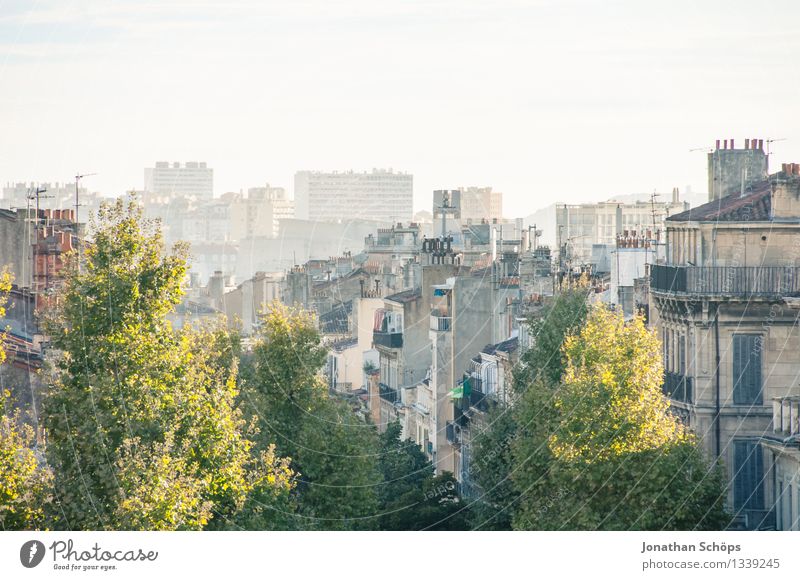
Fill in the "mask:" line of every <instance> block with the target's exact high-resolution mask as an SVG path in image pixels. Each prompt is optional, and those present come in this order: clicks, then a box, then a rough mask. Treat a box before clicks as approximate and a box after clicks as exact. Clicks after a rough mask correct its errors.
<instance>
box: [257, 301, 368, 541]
mask: <svg viewBox="0 0 800 580" xmlns="http://www.w3.org/2000/svg"><path fill="white" fill-rule="evenodd" d="M326 357H327V351H326V349H325V348H324V346H323V345H322V344H321V340H320V337H319V333H318V332H317V330H316V327H315V326H314V319H313V318H312V316H311V315H310V314H309V313H307V312H304V311H302V310H299V309H293V308H288V307H286V306H283V305H281V304H279V303H277V302H276V303H273V304H272V305H271V306H270V308H269V309H268V310H267V312H266V313H265V315H264V319H263V324H262V328H261V336H260V339H259V341H258V343H257V344H256V345H255V347H254V348H253V356H252V371H251V373H250V374H251V376H252V378H251V379H250V380H249V381H248V387H247V391H246V393H245V394H244V398H245V400H246V401H247V402H248V404H249V406H250V409H251V410H252V413H253V414H254V416H255V417H256V418H257V420H258V421H259V427H260V429H261V439H260V445H261V446H267V445H275V447H276V449H277V450H278V453H279V454H281V455H284V456H288V457H291V460H292V462H291V465H292V469H293V470H294V471H296V472H297V473H298V486H297V490H296V495H295V498H296V502H297V509H298V517H297V518H295V527H299V528H304V529H370V528H374V527H375V525H376V518H377V516H376V512H377V507H378V502H377V489H378V486H379V484H380V473H379V471H378V468H377V460H376V457H377V455H378V439H377V434H376V432H375V428H374V427H373V426H371V425H368V424H367V423H366V422H365V421H364V420H363V419H360V418H359V417H357V416H356V415H355V414H354V413H353V411H352V410H351V409H350V407H349V406H348V405H346V404H345V403H344V402H343V401H339V400H336V399H332V398H331V397H330V396H329V394H328V389H327V386H326V385H325V381H324V380H323V379H322V377H321V375H320V369H321V368H322V365H323V364H324V362H325V360H326Z"/></svg>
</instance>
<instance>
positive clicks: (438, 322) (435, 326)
mask: <svg viewBox="0 0 800 580" xmlns="http://www.w3.org/2000/svg"><path fill="white" fill-rule="evenodd" d="M434 312H435V311H434ZM434 312H431V330H433V331H435V332H450V322H451V320H452V319H451V318H450V317H449V316H439V315H438V314H435V313H434Z"/></svg>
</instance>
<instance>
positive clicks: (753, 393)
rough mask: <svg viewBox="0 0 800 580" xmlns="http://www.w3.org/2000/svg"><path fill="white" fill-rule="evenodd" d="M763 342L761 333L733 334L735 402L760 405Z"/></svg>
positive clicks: (735, 403)
mask: <svg viewBox="0 0 800 580" xmlns="http://www.w3.org/2000/svg"><path fill="white" fill-rule="evenodd" d="M761 342H762V338H761V335H759V334H734V335H733V377H732V378H733V404H734V405H760V404H761V403H762V396H761Z"/></svg>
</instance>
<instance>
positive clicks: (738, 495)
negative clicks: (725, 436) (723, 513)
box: [733, 441, 764, 510]
mask: <svg viewBox="0 0 800 580" xmlns="http://www.w3.org/2000/svg"><path fill="white" fill-rule="evenodd" d="M733 454H734V457H733V465H734V468H735V470H736V471H735V474H734V477H733V507H734V508H735V509H736V510H743V509H744V510H762V509H764V485H763V478H764V457H763V455H762V453H761V446H760V445H759V444H757V443H754V442H752V441H735V442H734V444H733Z"/></svg>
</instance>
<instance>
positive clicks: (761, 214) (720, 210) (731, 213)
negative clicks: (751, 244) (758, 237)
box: [667, 180, 772, 222]
mask: <svg viewBox="0 0 800 580" xmlns="http://www.w3.org/2000/svg"><path fill="white" fill-rule="evenodd" d="M771 194H772V188H771V186H770V182H769V181H766V180H765V181H761V182H759V183H756V184H754V185H752V186H751V187H750V193H747V194H745V195H744V196H741V197H740V196H738V195H728V196H725V197H722V198H720V199H715V200H714V201H709V202H708V203H704V204H703V205H699V206H697V207H693V208H691V209H690V210H687V211H683V212H681V213H678V214H675V215H673V216H669V217H668V218H667V221H669V222H710V221H713V222H720V221H722V222H738V221H770V219H771V215H772V195H771Z"/></svg>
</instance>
